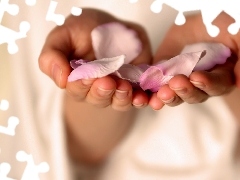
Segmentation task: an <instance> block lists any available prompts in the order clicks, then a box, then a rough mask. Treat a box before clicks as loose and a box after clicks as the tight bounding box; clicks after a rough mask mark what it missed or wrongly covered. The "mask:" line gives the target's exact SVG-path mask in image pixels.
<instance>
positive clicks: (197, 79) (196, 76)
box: [190, 62, 235, 96]
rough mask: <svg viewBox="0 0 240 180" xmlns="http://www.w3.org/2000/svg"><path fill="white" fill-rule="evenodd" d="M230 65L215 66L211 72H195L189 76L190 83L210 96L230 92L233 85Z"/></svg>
mask: <svg viewBox="0 0 240 180" xmlns="http://www.w3.org/2000/svg"><path fill="white" fill-rule="evenodd" d="M231 66H233V65H232V63H231V62H227V63H225V64H224V65H220V66H217V67H216V68H214V69H213V70H212V71H211V72H207V71H196V72H193V73H192V74H191V75H190V81H191V83H192V84H193V85H194V86H195V87H197V88H199V89H201V90H202V91H204V92H206V93H207V94H208V95H210V96H218V95H223V94H226V93H228V92H230V91H231V90H232V89H233V87H234V84H235V78H234V73H233V70H232V69H233V68H231Z"/></svg>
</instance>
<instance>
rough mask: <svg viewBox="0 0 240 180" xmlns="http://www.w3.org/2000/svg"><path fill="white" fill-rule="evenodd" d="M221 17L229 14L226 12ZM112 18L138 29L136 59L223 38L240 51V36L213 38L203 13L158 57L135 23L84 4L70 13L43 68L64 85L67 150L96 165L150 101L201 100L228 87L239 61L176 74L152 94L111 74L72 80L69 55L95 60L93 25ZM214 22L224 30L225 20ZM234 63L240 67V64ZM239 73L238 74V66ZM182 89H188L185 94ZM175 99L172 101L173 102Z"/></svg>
mask: <svg viewBox="0 0 240 180" xmlns="http://www.w3.org/2000/svg"><path fill="white" fill-rule="evenodd" d="M221 16H222V15H221ZM194 18H196V19H194ZM222 18H227V17H225V15H224V16H223V17H222ZM226 20H228V21H229V22H230V21H231V20H229V18H227V19H223V22H225V21H226ZM112 21H118V22H121V23H123V24H125V25H126V26H127V27H128V28H131V29H134V30H135V31H136V32H137V34H138V36H139V38H140V39H141V41H142V44H143V50H142V52H141V54H140V55H139V56H138V57H137V58H136V59H135V60H134V61H133V64H141V63H147V64H151V63H152V59H154V62H157V61H159V60H161V59H165V58H170V57H173V56H175V55H177V54H178V53H179V52H180V50H181V49H182V48H183V47H184V45H186V44H189V43H194V42H202V41H215V42H222V43H224V44H225V45H227V46H229V47H230V48H231V49H232V51H233V52H235V53H236V54H237V52H238V47H237V44H236V41H235V40H234V38H236V40H237V38H238V37H239V35H238V36H236V37H235V36H234V37H233V36H230V35H229V34H227V32H224V31H221V35H219V36H218V37H217V38H211V37H209V36H208V34H207V33H206V30H205V28H204V26H203V24H202V21H201V17H199V16H197V17H193V18H189V19H187V23H186V24H185V25H183V26H179V27H177V26H173V27H172V28H171V29H170V30H169V32H168V34H167V35H166V38H165V40H164V41H163V43H162V44H161V45H160V46H159V49H158V51H157V53H156V55H155V56H154V58H153V57H152V53H151V50H150V49H151V47H150V45H149V40H148V38H147V35H146V33H145V31H144V30H143V28H141V27H140V26H138V25H136V24H133V23H129V22H125V21H120V20H118V19H116V18H114V17H113V16H111V15H109V14H107V13H105V12H102V11H98V10H93V9H84V10H83V13H82V15H81V16H78V17H74V16H69V17H68V18H67V19H66V21H65V24H64V25H63V26H60V27H56V28H55V29H53V30H52V31H51V32H50V34H49V35H48V37H47V39H46V42H45V45H44V47H43V49H42V52H41V54H40V56H39V67H40V69H41V70H42V71H43V73H45V74H46V75H48V76H49V77H50V78H52V79H53V81H54V82H55V83H56V85H57V86H58V87H60V88H63V89H65V92H66V93H65V102H64V104H63V113H64V117H65V124H66V133H67V145H68V150H69V155H70V157H71V158H72V159H73V160H74V161H76V162H80V163H81V164H82V163H85V164H89V165H95V164H98V163H101V162H102V161H103V160H104V159H105V158H106V157H107V156H108V154H109V153H110V151H111V150H112V149H113V148H114V147H115V146H116V145H117V144H118V143H119V141H121V139H122V138H123V137H124V136H125V135H126V134H127V132H128V131H129V130H130V129H131V127H132V124H133V122H134V116H135V114H136V108H142V107H145V106H146V105H149V106H151V107H152V108H153V109H155V110H158V109H161V108H162V107H163V106H164V105H165V104H167V105H169V106H176V105H179V104H180V103H182V102H183V101H185V102H187V103H199V102H203V101H205V100H206V99H207V98H209V97H210V96H215V95H221V94H224V93H227V92H229V91H230V90H231V89H232V88H233V84H234V78H233V68H234V65H235V60H231V61H229V62H227V63H226V64H225V65H222V66H217V67H216V68H214V69H213V70H211V71H209V72H194V73H192V74H191V76H190V78H187V77H184V76H182V75H179V76H176V77H174V78H173V79H172V80H171V81H170V83H169V85H166V86H164V87H162V88H161V89H160V90H159V91H158V92H157V93H153V94H151V95H150V96H149V94H147V93H145V92H144V91H142V90H139V89H137V90H136V89H132V87H131V85H130V83H128V82H127V81H124V80H120V79H117V78H113V77H110V76H106V77H103V78H98V79H89V80H78V81H75V82H68V81H67V77H68V75H69V74H70V72H71V68H70V66H69V60H71V59H80V58H82V59H89V60H94V59H95V56H94V53H93V49H92V45H91V37H90V33H91V31H92V29H93V28H95V27H97V26H99V25H101V24H105V23H108V22H112ZM228 21H227V22H228ZM216 23H217V24H220V25H221V28H222V29H225V25H223V23H222V22H221V21H220V22H219V21H218V22H216ZM179 30H180V31H179ZM176 32H177V33H176ZM59 37H60V38H59ZM225 37H229V38H225ZM233 59H234V58H233ZM236 68H239V63H238V64H237V66H236ZM236 74H237V75H238V76H237V77H239V75H240V74H239V73H238V72H237V71H236ZM220 79H221V80H220ZM239 79H240V78H239ZM193 82H200V83H203V84H204V85H205V86H204V88H203V87H198V86H197V85H196V84H194V83H193ZM238 82H239V81H238ZM222 87H224V88H222ZM176 89H178V90H176ZM181 89H184V90H186V92H185V93H181V91H180V90H181ZM172 98H173V101H170V100H171V99H172ZM167 102H168V103H167ZM123 112H124V113H123Z"/></svg>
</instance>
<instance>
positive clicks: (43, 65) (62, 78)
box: [38, 49, 71, 88]
mask: <svg viewBox="0 0 240 180" xmlns="http://www.w3.org/2000/svg"><path fill="white" fill-rule="evenodd" d="M38 62H39V67H40V69H41V71H42V72H43V73H45V74H46V75H48V76H49V77H50V78H51V79H52V80H53V81H54V82H55V83H56V85H57V86H58V87H60V88H65V87H66V83H67V78H68V76H69V74H70V72H71V68H70V65H69V63H68V60H67V59H66V57H65V55H64V54H63V53H62V52H61V51H59V50H53V49H48V50H47V51H43V52H42V53H41V54H40V56H39V61H38Z"/></svg>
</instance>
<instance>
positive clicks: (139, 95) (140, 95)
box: [132, 89, 149, 108]
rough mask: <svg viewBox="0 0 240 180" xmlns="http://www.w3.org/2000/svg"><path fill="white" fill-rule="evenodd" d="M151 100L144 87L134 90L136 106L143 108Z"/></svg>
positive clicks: (133, 101) (133, 99)
mask: <svg viewBox="0 0 240 180" xmlns="http://www.w3.org/2000/svg"><path fill="white" fill-rule="evenodd" d="M148 101H149V97H148V95H147V93H146V92H145V91H143V90H142V89H134V90H133V98H132V105H133V106H134V107H135V108H143V107H146V106H147V104H148Z"/></svg>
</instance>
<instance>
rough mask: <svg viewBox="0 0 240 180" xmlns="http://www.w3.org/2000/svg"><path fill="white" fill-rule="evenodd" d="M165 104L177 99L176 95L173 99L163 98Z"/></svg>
mask: <svg viewBox="0 0 240 180" xmlns="http://www.w3.org/2000/svg"><path fill="white" fill-rule="evenodd" d="M161 100H162V102H163V103H164V104H170V103H172V102H173V101H174V100H175V97H172V98H171V99H164V100H163V99H161Z"/></svg>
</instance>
